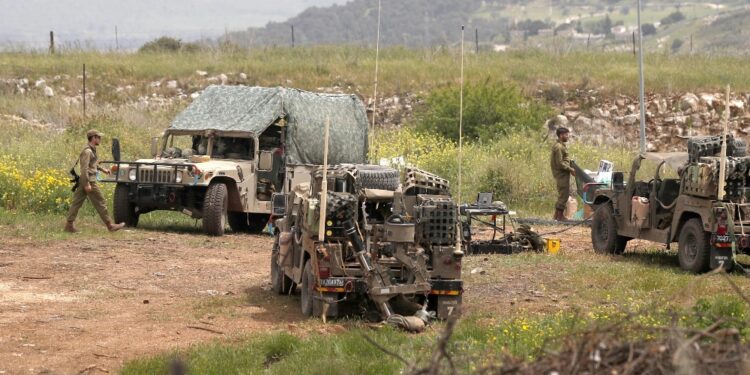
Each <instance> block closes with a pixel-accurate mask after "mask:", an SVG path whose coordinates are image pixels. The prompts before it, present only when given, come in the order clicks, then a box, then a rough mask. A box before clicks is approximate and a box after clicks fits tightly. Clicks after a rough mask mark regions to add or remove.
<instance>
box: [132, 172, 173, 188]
mask: <svg viewBox="0 0 750 375" xmlns="http://www.w3.org/2000/svg"><path fill="white" fill-rule="evenodd" d="M138 182H151V183H157V184H159V183H161V184H169V183H173V182H174V170H173V169H167V170H160V169H157V170H156V173H154V170H153V169H141V170H139V171H138Z"/></svg>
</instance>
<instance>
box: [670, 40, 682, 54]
mask: <svg viewBox="0 0 750 375" xmlns="http://www.w3.org/2000/svg"><path fill="white" fill-rule="evenodd" d="M684 43H685V42H684V41H683V40H682V39H675V40H674V41H672V53H677V52H678V51H679V50H680V48H681V47H682V45H683V44H684Z"/></svg>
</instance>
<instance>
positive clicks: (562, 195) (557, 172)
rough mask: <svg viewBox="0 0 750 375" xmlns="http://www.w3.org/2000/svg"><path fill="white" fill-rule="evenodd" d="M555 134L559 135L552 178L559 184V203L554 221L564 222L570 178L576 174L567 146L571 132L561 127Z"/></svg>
mask: <svg viewBox="0 0 750 375" xmlns="http://www.w3.org/2000/svg"><path fill="white" fill-rule="evenodd" d="M555 134H557V142H555V144H554V145H553V146H552V157H551V163H550V164H551V166H552V176H554V178H555V183H556V184H557V202H556V203H555V216H554V220H557V221H563V220H565V206H566V205H567V203H568V198H569V197H570V176H571V175H573V176H575V173H576V172H575V169H573V167H571V166H570V158H569V157H568V148H567V147H566V146H565V143H566V142H568V138H570V130H568V129H567V128H563V127H559V128H557V131H556V132H555Z"/></svg>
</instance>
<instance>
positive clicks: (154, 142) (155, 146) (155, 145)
mask: <svg viewBox="0 0 750 375" xmlns="http://www.w3.org/2000/svg"><path fill="white" fill-rule="evenodd" d="M158 152H159V138H158V137H153V138H151V157H152V158H155V157H156V155H157V154H158Z"/></svg>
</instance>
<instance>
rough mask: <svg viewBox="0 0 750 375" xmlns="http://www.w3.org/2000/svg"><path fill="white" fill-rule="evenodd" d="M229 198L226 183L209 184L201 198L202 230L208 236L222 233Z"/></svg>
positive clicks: (225, 221)
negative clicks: (203, 196)
mask: <svg viewBox="0 0 750 375" xmlns="http://www.w3.org/2000/svg"><path fill="white" fill-rule="evenodd" d="M228 202H229V199H228V194H227V185H224V184H222V183H217V184H211V185H210V186H209V187H208V191H207V192H206V197H205V198H203V232H204V233H206V234H207V235H209V236H222V235H224V228H225V227H226V224H227V205H228Z"/></svg>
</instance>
